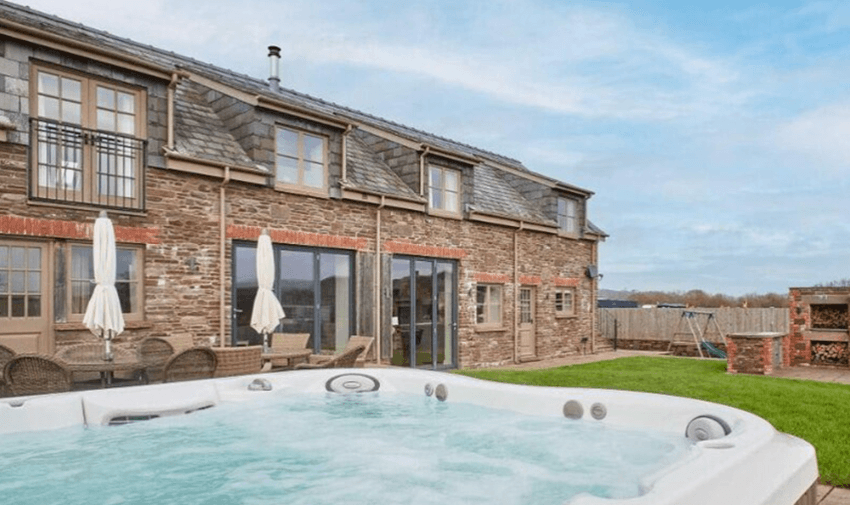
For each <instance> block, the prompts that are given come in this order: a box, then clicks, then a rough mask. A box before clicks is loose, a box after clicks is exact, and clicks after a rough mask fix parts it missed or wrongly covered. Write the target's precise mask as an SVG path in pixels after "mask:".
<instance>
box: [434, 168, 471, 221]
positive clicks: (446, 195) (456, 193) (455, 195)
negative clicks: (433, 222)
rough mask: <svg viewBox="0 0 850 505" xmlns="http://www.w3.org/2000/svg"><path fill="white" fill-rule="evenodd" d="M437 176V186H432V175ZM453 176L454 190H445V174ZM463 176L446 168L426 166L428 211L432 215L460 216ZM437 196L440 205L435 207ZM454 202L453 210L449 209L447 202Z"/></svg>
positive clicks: (455, 170)
mask: <svg viewBox="0 0 850 505" xmlns="http://www.w3.org/2000/svg"><path fill="white" fill-rule="evenodd" d="M435 173H436V174H438V178H437V180H438V185H437V186H434V185H432V182H433V180H434V174H435ZM449 173H450V174H454V175H455V177H456V178H457V188H456V190H451V189H447V188H446V174H449ZM462 176H463V174H462V173H461V171H460V170H457V169H454V168H447V167H443V166H439V165H428V209H429V210H430V212H432V213H434V214H443V215H447V216H453V217H457V216H460V214H461V212H460V205H461V201H462V198H461V193H462V189H463V178H462ZM437 195H439V202H440V204H439V205H437V201H436V200H437ZM450 200H453V201H454V204H455V205H454V207H455V210H452V209H450V208H449V205H447V202H449V201H450Z"/></svg>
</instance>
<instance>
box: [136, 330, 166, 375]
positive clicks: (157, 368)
mask: <svg viewBox="0 0 850 505" xmlns="http://www.w3.org/2000/svg"><path fill="white" fill-rule="evenodd" d="M136 354H137V355H138V357H139V361H140V362H141V363H142V365H143V366H144V367H145V371H144V379H145V382H151V381H156V382H159V381H162V380H164V378H165V364H166V363H167V362H168V358H170V357H171V356H173V355H174V347H172V346H171V343H170V342H169V341H167V340H165V339H164V338H160V337H148V338H146V339H144V340H142V341H141V342H140V343H139V346H138V347H137V348H136Z"/></svg>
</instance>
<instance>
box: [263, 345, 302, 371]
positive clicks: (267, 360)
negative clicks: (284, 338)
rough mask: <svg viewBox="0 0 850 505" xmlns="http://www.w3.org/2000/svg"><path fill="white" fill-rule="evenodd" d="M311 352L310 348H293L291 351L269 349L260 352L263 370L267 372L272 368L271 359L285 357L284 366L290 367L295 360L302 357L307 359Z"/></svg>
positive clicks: (293, 364)
mask: <svg viewBox="0 0 850 505" xmlns="http://www.w3.org/2000/svg"><path fill="white" fill-rule="evenodd" d="M311 354H313V351H312V350H311V349H293V350H291V351H282V350H277V351H271V352H264V353H263V354H262V358H263V371H264V372H268V371H269V370H271V368H272V360H278V359H285V360H286V368H287V369H289V368H292V367H294V366H295V362H294V361H295V360H297V359H303V360H305V361H306V360H307V358H309V357H310V355H311Z"/></svg>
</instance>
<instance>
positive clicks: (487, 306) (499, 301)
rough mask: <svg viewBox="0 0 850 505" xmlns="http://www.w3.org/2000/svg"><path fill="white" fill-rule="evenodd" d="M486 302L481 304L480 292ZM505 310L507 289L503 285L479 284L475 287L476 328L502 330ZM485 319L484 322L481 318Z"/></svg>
mask: <svg viewBox="0 0 850 505" xmlns="http://www.w3.org/2000/svg"><path fill="white" fill-rule="evenodd" d="M482 291H483V292H484V301H483V302H479V301H478V296H479V293H480V292H482ZM504 309H505V287H504V285H502V284H485V283H479V284H478V285H477V286H476V287H475V326H477V327H478V328H481V327H485V328H501V327H502V313H503V312H504ZM482 317H483V320H481V318H482Z"/></svg>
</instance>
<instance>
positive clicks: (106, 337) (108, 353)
mask: <svg viewBox="0 0 850 505" xmlns="http://www.w3.org/2000/svg"><path fill="white" fill-rule="evenodd" d="M110 332H111V330H102V331H101V334H100V336H101V337H102V338H103V342H104V347H105V350H104V355H103V359H105V360H106V361H112V335H111V334H110Z"/></svg>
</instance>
